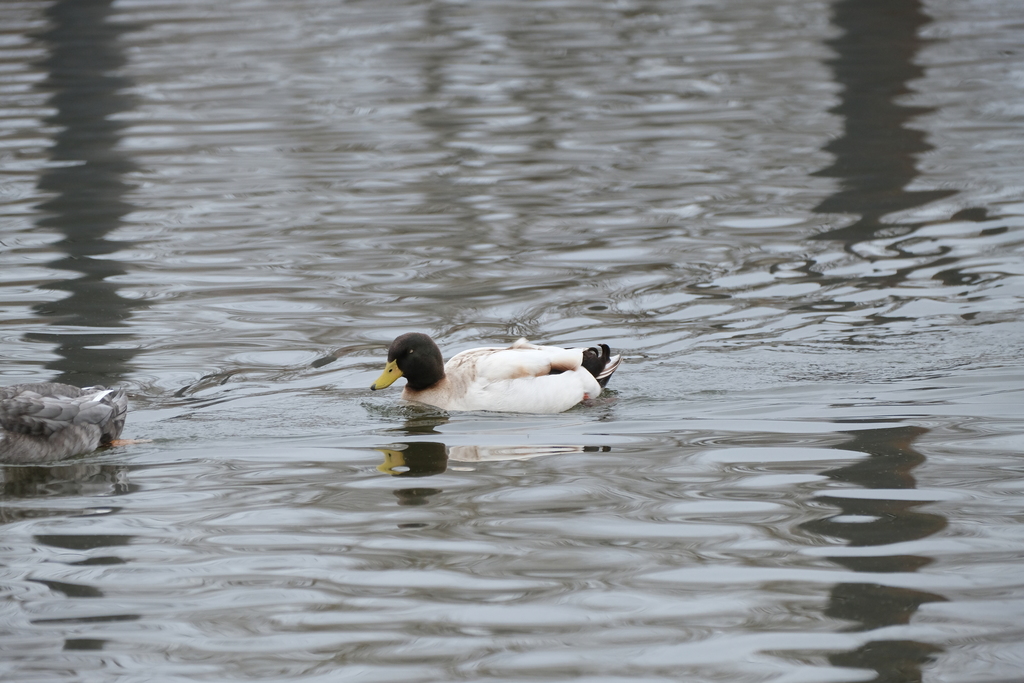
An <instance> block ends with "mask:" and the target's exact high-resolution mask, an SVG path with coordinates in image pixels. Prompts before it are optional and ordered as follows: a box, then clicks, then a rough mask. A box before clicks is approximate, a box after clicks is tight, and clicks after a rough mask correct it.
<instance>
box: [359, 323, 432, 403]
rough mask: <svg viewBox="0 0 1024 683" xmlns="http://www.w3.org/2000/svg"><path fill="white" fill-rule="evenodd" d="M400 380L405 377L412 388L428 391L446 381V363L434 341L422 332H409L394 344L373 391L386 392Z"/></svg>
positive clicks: (389, 350) (372, 386)
mask: <svg viewBox="0 0 1024 683" xmlns="http://www.w3.org/2000/svg"><path fill="white" fill-rule="evenodd" d="M399 377H405V379H406V381H407V382H408V383H409V388H410V389H413V390H415V391H420V390H422V389H426V388H427V387H429V386H432V385H434V384H437V383H438V382H440V381H441V379H443V378H444V360H443V359H442V358H441V350H440V349H439V348H437V344H435V343H434V340H433V339H431V338H430V337H428V336H427V335H425V334H421V333H419V332H409V333H408V334H403V335H402V336H401V337H398V338H397V339H395V341H393V342H391V346H390V348H388V364H387V365H385V366H384V372H382V373H381V375H380V377H378V378H377V381H376V382H374V383H373V384H371V385H370V389H373V390H377V389H384V388H386V387H389V386H391V385H392V384H393V383H394V381H395V380H396V379H398V378H399Z"/></svg>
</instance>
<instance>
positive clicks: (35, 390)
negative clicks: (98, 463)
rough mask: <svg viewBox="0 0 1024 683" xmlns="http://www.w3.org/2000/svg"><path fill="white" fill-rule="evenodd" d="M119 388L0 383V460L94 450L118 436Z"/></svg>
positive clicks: (123, 404) (122, 406) (124, 408)
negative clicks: (5, 384)
mask: <svg viewBox="0 0 1024 683" xmlns="http://www.w3.org/2000/svg"><path fill="white" fill-rule="evenodd" d="M127 412H128V399H127V397H126V396H125V393H124V389H107V388H105V387H99V386H97V387H86V388H84V389H79V388H78V387H73V386H71V385H69V384H56V383H52V382H49V383H44V384H16V385H14V386H12V387H0V462H44V461H47V460H59V459H61V458H70V457H71V456H73V455H79V454H82V453H88V452H89V451H94V450H96V449H97V448H99V447H100V446H101V445H107V444H110V443H111V442H113V441H114V440H115V439H117V437H118V436H120V435H121V429H123V428H124V419H125V415H126V414H127Z"/></svg>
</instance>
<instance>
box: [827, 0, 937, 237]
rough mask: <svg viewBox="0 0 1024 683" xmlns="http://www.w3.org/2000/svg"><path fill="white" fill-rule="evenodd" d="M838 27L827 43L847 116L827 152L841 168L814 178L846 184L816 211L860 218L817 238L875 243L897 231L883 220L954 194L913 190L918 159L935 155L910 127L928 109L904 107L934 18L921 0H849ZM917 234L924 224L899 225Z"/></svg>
mask: <svg viewBox="0 0 1024 683" xmlns="http://www.w3.org/2000/svg"><path fill="white" fill-rule="evenodd" d="M832 21H833V23H834V24H835V25H836V26H837V27H839V28H840V29H842V31H843V33H842V35H840V36H839V37H837V38H835V39H834V40H830V41H828V45H830V46H831V47H832V49H833V50H835V52H836V57H835V59H832V60H830V61H829V66H831V67H832V70H833V72H834V73H835V76H836V80H837V81H838V82H839V83H840V84H842V86H843V92H842V93H841V95H840V102H839V104H838V105H837V106H836V107H834V108H833V109H832V111H833V112H834V113H836V114H838V115H840V116H842V117H843V122H844V134H843V135H842V137H839V138H837V139H836V140H834V141H832V142H830V143H829V144H828V145H826V146H825V150H827V151H829V152H831V153H833V154H834V155H835V157H836V159H835V163H833V164H832V165H831V166H829V167H828V168H827V169H824V170H822V171H818V172H817V173H815V174H814V175H819V176H825V177H829V178H839V179H840V180H841V181H842V189H841V190H840V191H839V192H837V193H835V194H833V195H831V196H830V197H828V198H827V199H825V200H824V201H822V202H821V203H820V204H818V206H816V207H815V209H814V210H815V211H817V212H820V213H853V214H859V215H860V218H859V219H858V220H857V221H856V222H855V223H853V224H852V225H849V226H846V227H843V228H838V229H835V230H830V231H828V232H825V233H822V234H820V235H818V236H817V237H818V239H835V240H843V241H845V242H847V243H848V244H849V243H855V242H861V241H864V240H870V239H873V238H875V237H876V236H879V234H880V233H882V232H883V231H885V232H888V233H891V232H892V231H893V229H894V226H893V225H892V224H891V223H883V222H882V220H881V219H882V217H883V216H885V215H886V214H890V213H893V212H896V211H903V210H905V209H910V208H913V207H916V206H921V205H923V204H927V203H928V202H932V201H935V200H937V199H942V198H943V197H948V196H950V195H951V194H955V192H954V191H952V190H928V191H908V190H905V189H904V188H905V187H906V186H907V185H908V184H909V183H910V182H911V181H912V180H913V179H914V178H915V177H917V175H918V172H917V168H916V161H917V155H918V154H920V153H922V152H926V151H928V150H930V149H932V146H931V145H930V144H928V142H927V141H926V140H925V133H924V132H923V131H920V130H915V129H913V128H909V127H908V125H907V124H908V123H910V122H911V121H912V120H913V119H914V117H917V116H920V115H921V114H924V113H926V112H928V111H930V110H929V109H927V108H924V107H909V106H905V105H901V104H899V103H898V102H897V101H896V98H898V97H901V96H904V95H907V94H908V93H910V89H909V87H908V83H909V82H910V81H912V80H914V79H916V78H921V77H922V76H923V75H924V70H923V69H922V68H921V67H920V66H918V65H917V64H916V63H915V61H914V60H915V57H916V56H917V53H918V51H919V50H920V49H921V47H922V45H923V43H924V41H923V40H922V39H921V38H920V31H921V28H922V27H923V26H924V25H925V24H927V23H928V22H929V21H930V20H929V19H928V17H927V15H925V13H924V11H923V10H922V7H921V3H920V2H918V0H896V1H893V0H843V1H842V2H838V3H836V4H835V6H834V8H833V19H832ZM900 227H901V228H903V229H904V231H905V232H911V231H912V230H913V229H914V228H916V227H918V226H910V225H903V226H900Z"/></svg>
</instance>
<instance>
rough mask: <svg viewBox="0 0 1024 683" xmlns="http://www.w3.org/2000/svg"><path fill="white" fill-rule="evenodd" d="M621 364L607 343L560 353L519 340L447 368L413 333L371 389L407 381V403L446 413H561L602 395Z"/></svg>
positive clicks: (393, 350)
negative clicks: (609, 379)
mask: <svg viewBox="0 0 1024 683" xmlns="http://www.w3.org/2000/svg"><path fill="white" fill-rule="evenodd" d="M621 360H622V359H621V357H620V356H612V355H611V351H610V350H609V348H608V345H607V344H598V345H597V346H593V347H590V348H586V349H584V348H578V349H563V348H559V347H556V346H537V345H535V344H531V343H530V342H528V341H526V340H525V339H520V340H519V341H517V342H516V343H515V344H513V345H512V346H509V347H490V346H488V347H484V348H478V349H469V350H467V351H463V352H462V353H459V354H457V355H455V356H453V357H452V359H451V360H449V361H448V362H447V363H445V362H444V361H443V360H442V358H441V351H440V350H439V349H438V348H437V344H435V343H434V340H433V339H431V338H430V337H428V336H427V335H425V334H420V333H419V332H410V333H408V334H403V335H402V336H400V337H398V338H397V339H395V341H394V342H392V343H391V347H390V348H389V349H388V362H387V365H386V366H385V367H384V372H383V373H381V376H380V377H378V378H377V381H376V382H374V383H373V384H372V385H370V389H373V390H377V389H383V388H385V387H389V386H391V384H392V383H393V382H394V381H395V380H396V379H398V378H399V377H405V379H406V381H407V382H408V383H407V384H406V385H405V390H404V391H402V398H404V399H405V400H407V401H417V402H419V403H426V404H429V405H432V406H436V407H438V408H442V409H444V410H493V411H499V412H507V413H560V412H562V411H563V410H568V409H569V408H572V407H573V406H574V405H576V404H577V403H579V402H580V401H583V400H585V399H588V398H595V397H597V396H599V395H600V394H601V389H602V388H603V387H604V386H605V385H606V384H607V383H608V378H609V377H611V376H612V373H613V372H615V369H616V368H617V367H619V363H620V362H621Z"/></svg>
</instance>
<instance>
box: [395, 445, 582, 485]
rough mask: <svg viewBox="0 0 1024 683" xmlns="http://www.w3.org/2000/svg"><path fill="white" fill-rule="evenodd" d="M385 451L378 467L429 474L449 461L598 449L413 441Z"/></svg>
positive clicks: (411, 474)
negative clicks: (448, 444)
mask: <svg viewBox="0 0 1024 683" xmlns="http://www.w3.org/2000/svg"><path fill="white" fill-rule="evenodd" d="M376 450H378V451H380V452H381V453H383V454H384V462H383V463H381V464H380V465H378V466H377V470H378V471H380V472H383V473H384V474H390V475H392V476H396V477H429V476H430V475H432V474H441V473H443V472H445V471H446V470H447V469H448V461H450V460H452V461H455V462H494V461H499V460H528V459H530V458H538V457H540V456H543V455H565V454H568V453H583V452H588V451H599V450H602V447H598V446H450V447H449V446H446V445H445V444H443V443H437V442H431V441H413V442H409V443H401V444H393V445H392V447H389V448H378V449H376Z"/></svg>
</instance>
